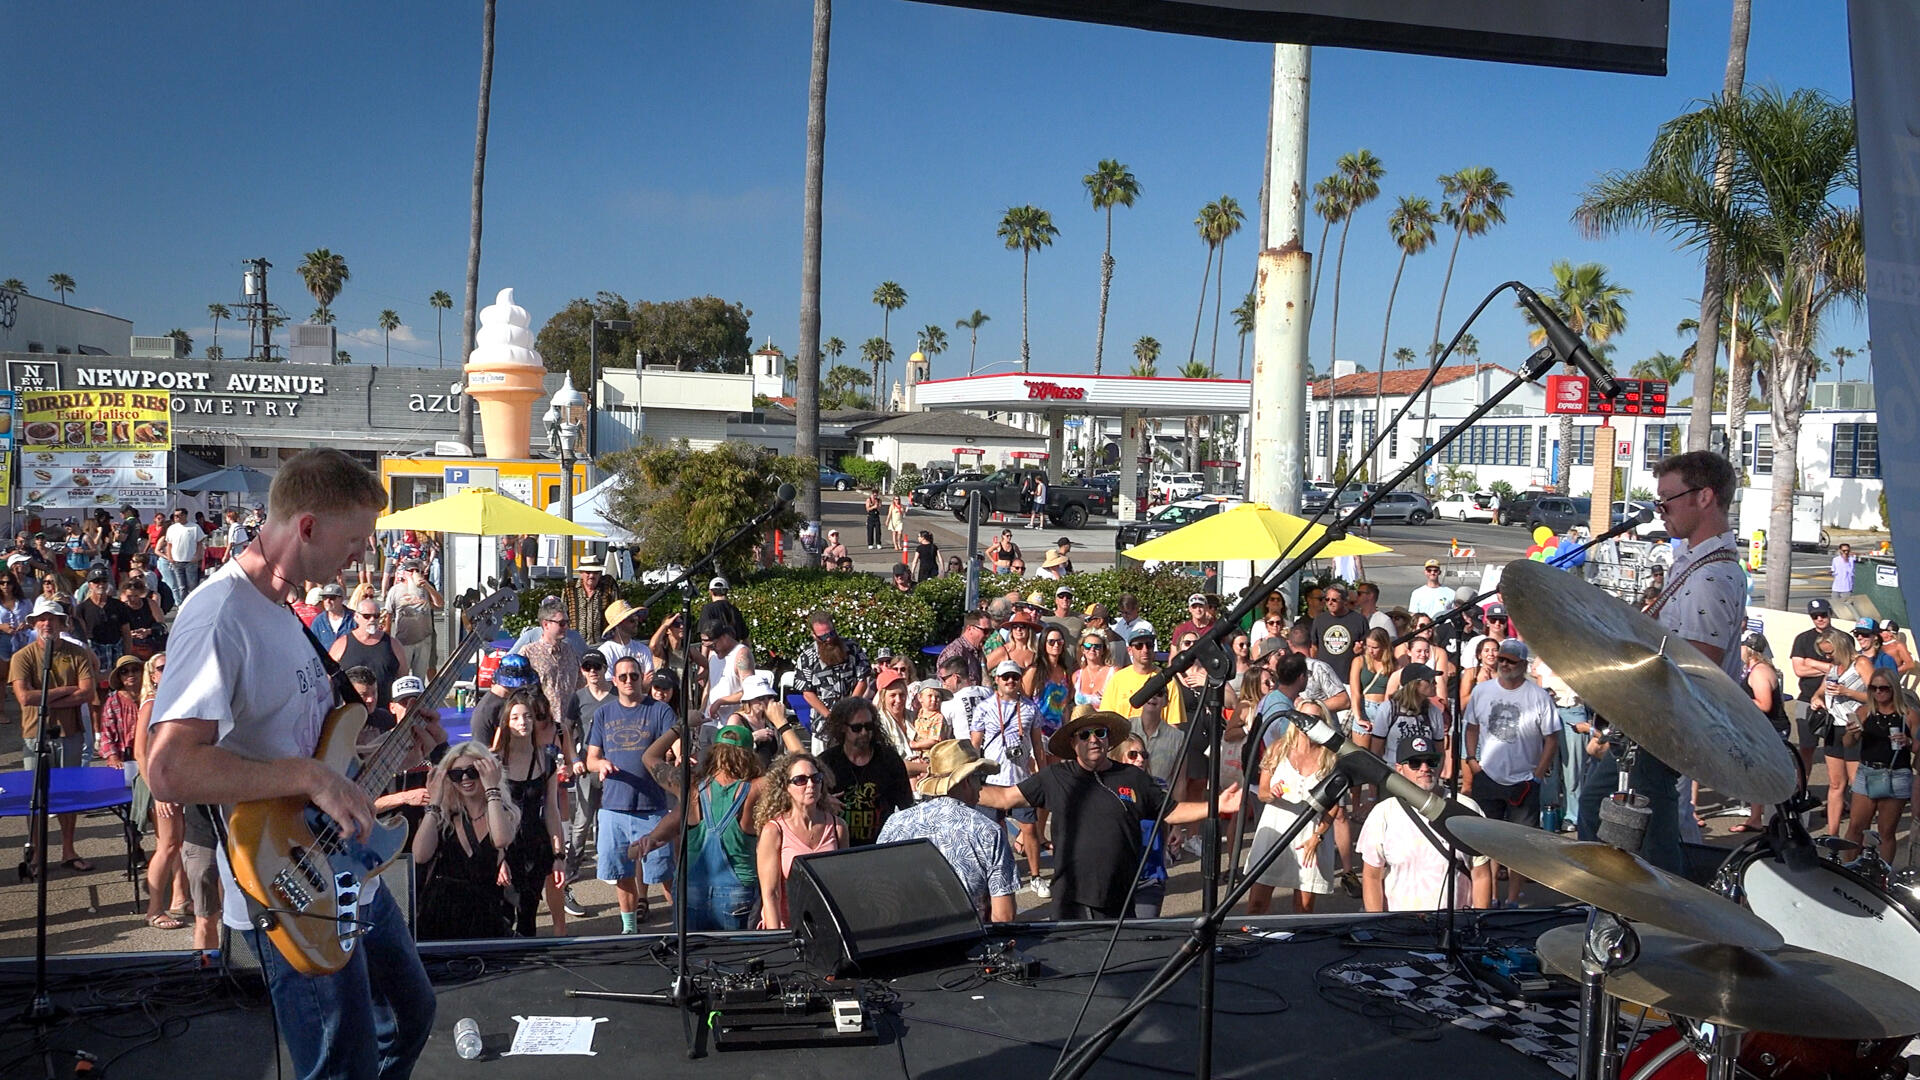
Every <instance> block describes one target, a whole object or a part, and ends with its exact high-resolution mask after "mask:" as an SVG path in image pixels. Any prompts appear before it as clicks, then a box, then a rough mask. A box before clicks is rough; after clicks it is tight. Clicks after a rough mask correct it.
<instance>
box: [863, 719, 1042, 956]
mask: <svg viewBox="0 0 1920 1080" xmlns="http://www.w3.org/2000/svg"><path fill="white" fill-rule="evenodd" d="M936 688H937V684H936ZM999 771H1000V766H998V765H995V764H994V763H993V762H991V761H988V760H986V759H985V758H982V757H981V756H980V752H979V751H978V750H976V749H974V747H973V744H972V743H970V742H967V741H965V740H963V739H947V740H946V741H944V742H940V743H937V744H935V745H934V747H933V749H932V750H931V751H929V752H928V754H927V775H925V776H923V777H921V778H920V797H921V801H920V802H919V803H916V804H915V805H913V806H911V807H909V808H907V809H905V810H902V811H900V812H898V813H896V814H894V815H893V816H891V817H889V818H887V823H886V824H885V825H883V826H881V829H880V839H879V841H878V842H879V843H882V844H891V843H893V842H895V841H897V840H918V839H921V838H925V839H928V840H931V841H933V846H934V847H937V848H939V849H940V854H942V855H944V856H946V859H947V862H948V864H950V865H951V866H952V867H953V872H954V873H955V874H956V875H958V876H959V878H960V884H961V885H962V886H964V887H965V888H966V890H967V895H968V896H970V897H972V898H973V906H974V907H975V908H976V909H978V910H979V912H980V914H981V916H982V917H984V918H985V919H987V921H989V922H997V923H1010V922H1012V921H1013V894H1014V893H1015V892H1016V891H1018V889H1019V887H1020V875H1019V873H1018V872H1017V871H1015V870H1014V867H1013V847H1012V845H1010V844H1008V843H1007V830H1005V829H1003V828H1001V827H999V826H998V825H996V824H994V821H993V819H992V818H990V817H988V816H987V815H985V814H983V813H981V812H980V811H979V810H977V809H975V807H976V806H978V805H979V802H980V788H981V786H982V781H983V780H984V779H985V778H986V777H989V776H992V775H993V774H995V773H997V772H999Z"/></svg>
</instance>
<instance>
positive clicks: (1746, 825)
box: [1727, 821, 1767, 833]
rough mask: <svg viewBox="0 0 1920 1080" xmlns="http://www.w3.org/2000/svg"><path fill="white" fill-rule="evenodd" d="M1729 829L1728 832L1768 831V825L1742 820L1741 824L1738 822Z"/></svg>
mask: <svg viewBox="0 0 1920 1080" xmlns="http://www.w3.org/2000/svg"><path fill="white" fill-rule="evenodd" d="M1727 831H1728V832H1742V833H1745V832H1766V831H1767V827H1766V826H1765V825H1764V824H1762V825H1755V824H1754V823H1753V822H1751V821H1743V822H1741V823H1740V824H1738V825H1734V826H1731V827H1730V828H1728V829H1727Z"/></svg>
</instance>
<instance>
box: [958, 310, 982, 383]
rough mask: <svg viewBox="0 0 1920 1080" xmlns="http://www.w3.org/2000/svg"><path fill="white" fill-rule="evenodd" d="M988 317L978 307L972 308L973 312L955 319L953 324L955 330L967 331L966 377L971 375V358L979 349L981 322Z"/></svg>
mask: <svg viewBox="0 0 1920 1080" xmlns="http://www.w3.org/2000/svg"><path fill="white" fill-rule="evenodd" d="M989 318H991V316H989V315H988V314H987V313H986V312H984V311H981V310H980V309H979V308H974V309H973V314H971V315H969V316H967V317H966V318H964V319H959V320H956V321H955V322H954V324H953V328H954V329H955V330H961V329H964V330H966V332H967V377H968V378H972V377H973V358H974V356H975V354H977V353H978V352H979V351H980V327H981V324H983V323H985V322H986V321H987V320H988V319H989Z"/></svg>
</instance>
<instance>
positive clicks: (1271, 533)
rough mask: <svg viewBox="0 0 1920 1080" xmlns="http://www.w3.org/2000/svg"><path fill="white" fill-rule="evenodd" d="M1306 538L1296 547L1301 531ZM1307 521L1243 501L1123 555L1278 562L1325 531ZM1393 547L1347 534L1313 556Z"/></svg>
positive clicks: (1367, 552) (1375, 551)
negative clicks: (1277, 560)
mask: <svg viewBox="0 0 1920 1080" xmlns="http://www.w3.org/2000/svg"><path fill="white" fill-rule="evenodd" d="M1303 529H1304V530H1306V536H1305V538H1304V539H1300V540H1299V542H1298V543H1297V544H1296V543H1295V540H1296V538H1298V537H1300V535H1301V530H1303ZM1326 531H1327V530H1326V527H1325V526H1324V525H1314V524H1311V523H1309V522H1308V521H1307V520H1306V519H1305V518H1298V517H1295V516H1293V515H1292V514H1284V513H1281V512H1280V511H1278V510H1273V509H1270V508H1268V507H1267V506H1266V505H1265V504H1264V503H1242V504H1240V505H1239V506H1235V507H1233V508H1231V509H1229V510H1224V511H1221V512H1220V513H1218V514H1213V515H1210V516H1208V517H1203V518H1201V519H1200V520H1199V521H1196V522H1194V523H1193V524H1191V525H1182V526H1181V527H1180V528H1178V529H1175V530H1173V531H1172V532H1170V533H1167V534H1166V535H1165V536H1159V537H1155V538H1154V539H1152V540H1149V541H1147V542H1146V543H1144V544H1140V545H1137V546H1135V547H1130V548H1128V549H1127V551H1126V556H1127V557H1128V558H1130V559H1139V560H1141V561H1142V562H1145V561H1147V560H1150V559H1157V560H1159V561H1161V562H1219V561H1221V560H1223V559H1253V560H1256V561H1257V560H1262V559H1278V558H1281V557H1282V556H1288V555H1295V554H1298V553H1300V552H1302V551H1305V550H1306V549H1307V547H1308V545H1310V544H1312V543H1313V542H1314V541H1316V540H1318V539H1319V538H1320V536H1321V534H1322V533H1324V532H1326ZM1392 550H1393V549H1392V548H1390V547H1386V546H1384V545H1381V544H1376V543H1374V542H1373V541H1371V540H1363V539H1361V538H1360V537H1357V536H1349V537H1347V538H1346V539H1344V540H1336V541H1334V542H1333V543H1331V544H1328V545H1327V546H1326V547H1324V548H1322V549H1321V550H1320V552H1319V554H1318V555H1317V556H1315V557H1316V558H1322V559H1331V558H1335V557H1337V556H1341V555H1380V554H1384V553H1387V552H1391V551H1392Z"/></svg>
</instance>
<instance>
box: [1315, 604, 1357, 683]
mask: <svg viewBox="0 0 1920 1080" xmlns="http://www.w3.org/2000/svg"><path fill="white" fill-rule="evenodd" d="M1366 637H1367V617H1366V616H1365V615H1362V614H1360V613H1359V612H1357V611H1349V612H1347V613H1346V614H1345V615H1327V614H1325V613H1322V614H1319V615H1316V616H1314V617H1313V643H1314V645H1315V646H1316V647H1317V648H1318V649H1319V650H1320V651H1319V653H1318V654H1317V655H1318V658H1319V660H1320V661H1321V662H1322V663H1324V664H1326V665H1327V666H1328V667H1330V668H1332V669H1333V673H1334V674H1335V675H1338V676H1340V681H1341V682H1346V681H1347V672H1348V671H1349V670H1350V669H1351V668H1352V667H1353V658H1354V656H1355V655H1356V654H1358V653H1359V651H1360V643H1361V642H1363V641H1365V640H1366Z"/></svg>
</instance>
